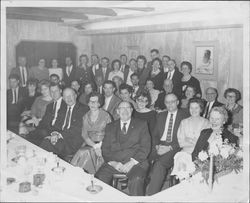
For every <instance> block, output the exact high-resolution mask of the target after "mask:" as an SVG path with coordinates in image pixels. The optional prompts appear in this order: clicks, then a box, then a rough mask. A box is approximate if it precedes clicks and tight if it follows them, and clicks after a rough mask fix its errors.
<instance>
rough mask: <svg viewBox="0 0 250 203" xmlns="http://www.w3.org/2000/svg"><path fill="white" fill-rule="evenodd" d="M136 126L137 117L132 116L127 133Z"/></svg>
mask: <svg viewBox="0 0 250 203" xmlns="http://www.w3.org/2000/svg"><path fill="white" fill-rule="evenodd" d="M134 127H135V119H133V118H131V121H130V124H129V126H128V130H127V135H130V134H131V132H132V131H133V130H134Z"/></svg>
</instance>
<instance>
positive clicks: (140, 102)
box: [133, 91, 156, 134]
mask: <svg viewBox="0 0 250 203" xmlns="http://www.w3.org/2000/svg"><path fill="white" fill-rule="evenodd" d="M136 104H137V109H135V110H134V112H133V117H135V118H139V119H141V120H145V121H147V123H148V127H149V132H150V134H152V132H153V128H154V126H155V121H156V111H154V110H151V109H149V107H150V105H151V97H150V95H149V93H148V92H147V91H142V92H141V93H140V94H139V95H138V96H137V97H136Z"/></svg>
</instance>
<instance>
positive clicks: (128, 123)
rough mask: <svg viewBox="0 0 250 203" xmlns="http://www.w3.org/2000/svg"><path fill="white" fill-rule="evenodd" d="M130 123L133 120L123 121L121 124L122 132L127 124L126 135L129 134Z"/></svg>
mask: <svg viewBox="0 0 250 203" xmlns="http://www.w3.org/2000/svg"><path fill="white" fill-rule="evenodd" d="M130 122H131V119H129V120H128V121H122V120H120V124H121V130H122V128H123V124H124V123H126V126H125V127H126V133H127V132H128V127H129V125H130Z"/></svg>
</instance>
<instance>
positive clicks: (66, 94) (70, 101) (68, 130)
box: [40, 88, 89, 158]
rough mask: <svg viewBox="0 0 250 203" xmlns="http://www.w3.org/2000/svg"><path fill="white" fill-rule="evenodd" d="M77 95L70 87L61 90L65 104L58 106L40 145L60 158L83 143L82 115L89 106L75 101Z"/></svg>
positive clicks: (74, 150)
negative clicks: (56, 114)
mask: <svg viewBox="0 0 250 203" xmlns="http://www.w3.org/2000/svg"><path fill="white" fill-rule="evenodd" d="M76 98H77V95H76V93H75V91H74V90H73V89H72V88H66V89H64V90H63V100H64V101H65V103H66V105H65V106H64V107H63V108H60V110H59V111H58V116H57V119H56V122H55V125H54V126H53V127H52V129H51V130H50V136H48V137H46V138H44V140H43V142H42V144H41V145H40V147H42V148H43V149H45V150H47V151H49V152H53V153H55V154H57V155H58V156H59V157H61V158H65V157H67V156H68V155H73V154H75V153H76V151H77V150H78V149H79V148H80V147H81V145H82V143H83V138H82V136H81V133H82V117H83V116H84V115H85V114H86V113H87V111H88V110H89V108H88V107H87V106H86V105H81V104H79V103H77V102H76Z"/></svg>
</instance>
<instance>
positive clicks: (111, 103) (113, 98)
mask: <svg viewBox="0 0 250 203" xmlns="http://www.w3.org/2000/svg"><path fill="white" fill-rule="evenodd" d="M114 103H115V95H113V96H112V98H111V100H110V102H109V106H108V108H107V111H110V110H111V109H112V108H113V106H114Z"/></svg>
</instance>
